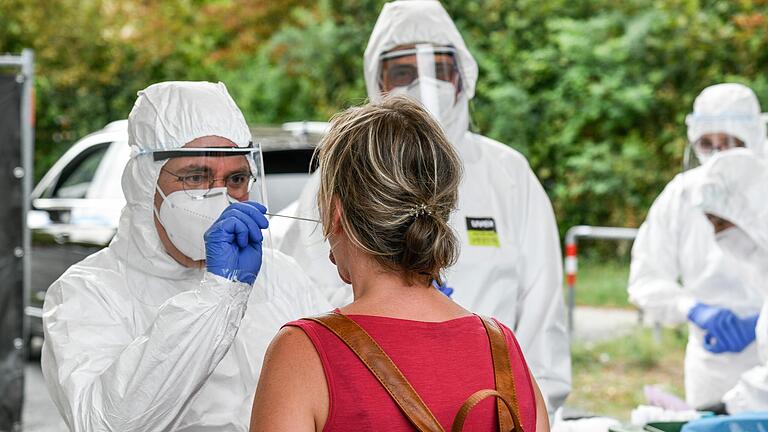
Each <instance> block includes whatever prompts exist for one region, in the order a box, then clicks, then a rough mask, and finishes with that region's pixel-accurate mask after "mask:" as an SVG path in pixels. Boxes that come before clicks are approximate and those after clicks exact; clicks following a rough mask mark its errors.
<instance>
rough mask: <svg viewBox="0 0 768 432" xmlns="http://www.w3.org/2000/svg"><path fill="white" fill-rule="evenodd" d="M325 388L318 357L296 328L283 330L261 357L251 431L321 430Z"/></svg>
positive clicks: (326, 403)
mask: <svg viewBox="0 0 768 432" xmlns="http://www.w3.org/2000/svg"><path fill="white" fill-rule="evenodd" d="M328 405H329V401H328V388H327V384H326V381H325V375H324V373H323V365H322V362H321V361H320V356H319V355H318V353H317V351H316V350H315V346H314V345H313V344H312V341H311V339H310V338H309V337H308V336H307V334H306V333H304V331H303V330H302V329H300V328H298V327H294V326H286V327H283V328H282V329H281V330H280V331H279V332H278V333H277V335H276V336H275V338H274V339H273V340H272V343H271V344H270V346H269V348H268V349H267V353H266V355H265V356H264V364H263V365H262V369H261V376H260V377H259V385H258V387H257V388H256V395H255V397H254V400H253V411H252V412H251V430H252V431H256V430H296V431H314V430H322V427H323V426H324V425H325V420H326V419H327V416H328Z"/></svg>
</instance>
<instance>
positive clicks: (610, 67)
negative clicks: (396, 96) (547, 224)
mask: <svg viewBox="0 0 768 432" xmlns="http://www.w3.org/2000/svg"><path fill="white" fill-rule="evenodd" d="M766 3H767V2H766V0H734V1H716V0H628V1H624V2H615V1H608V0H567V1H566V0H519V1H514V2H511V1H506V0H446V1H445V2H444V4H445V6H446V8H447V9H448V11H449V13H450V14H451V15H452V16H453V17H454V19H455V21H456V23H457V26H458V27H459V29H460V30H461V31H462V34H463V35H464V37H465V39H466V42H467V44H468V46H469V47H470V49H471V50H472V52H473V54H474V55H475V57H476V59H477V61H478V63H479V65H480V78H479V82H478V86H477V95H476V97H475V100H474V101H473V104H472V115H473V127H474V129H475V130H477V131H478V132H480V133H483V134H485V135H489V136H491V137H492V138H495V139H498V140H499V141H502V142H504V143H506V144H508V145H510V146H512V147H513V148H515V149H517V150H519V151H521V152H522V153H523V154H525V155H526V156H527V157H528V158H529V160H530V162H531V166H532V167H533V169H534V170H535V172H536V174H537V175H538V176H539V178H540V180H541V181H542V183H543V184H544V186H545V188H546V190H547V192H548V193H549V195H550V197H551V198H552V201H553V204H554V207H555V211H556V213H557V216H558V220H559V222H560V227H561V230H562V231H563V232H564V231H565V229H567V228H568V227H569V226H572V225H576V224H592V225H613V226H637V225H639V224H640V222H642V219H643V218H644V216H645V212H646V210H647V208H648V207H649V206H650V204H651V202H652V200H653V199H654V197H655V196H656V195H657V194H658V193H659V191H660V190H661V188H662V186H663V185H664V184H665V183H666V182H668V181H669V180H670V179H671V177H672V176H673V175H674V174H675V173H676V172H678V171H679V167H680V160H681V157H682V153H683V148H684V146H685V127H684V124H683V120H684V117H685V114H686V113H688V112H689V111H690V109H691V105H692V102H693V99H694V97H695V96H696V94H698V92H700V91H701V89H703V88H704V87H706V86H708V85H711V84H713V83H716V82H723V81H737V82H742V83H744V84H747V85H749V86H751V87H753V88H754V89H755V91H756V92H757V94H758V97H759V98H760V99H761V100H762V101H763V102H764V103H768V99H767V97H768V78H767V77H766V76H765V75H764V74H763V71H764V70H766V67H767V66H768V51H767V50H765V49H764V47H765V45H766V42H767V41H768V37H767V32H768V25H766V21H765V13H766V11H767V10H768V6H767V5H766ZM382 4H383V1H381V0H359V1H354V2H349V1H345V0H320V1H317V2H309V1H306V0H282V1H277V2H275V1H265V0H240V1H236V0H171V1H164V2H142V1H138V0H127V1H122V2H108V1H104V0H41V1H37V2H29V1H21V0H6V1H4V2H0V51H11V52H18V51H20V50H21V49H22V48H25V47H31V48H34V49H35V50H36V53H37V59H38V63H37V66H38V79H37V85H36V90H37V120H38V121H37V154H36V162H37V170H36V171H37V174H38V176H39V175H40V174H41V173H42V172H44V170H45V169H47V168H48V166H50V164H51V163H52V161H54V160H55V158H56V157H58V155H59V154H61V153H62V152H63V151H64V150H65V149H66V148H67V147H68V146H69V145H70V144H71V143H72V142H73V141H74V140H75V139H77V138H79V137H81V136H82V135H84V134H85V133H87V132H89V131H92V130H94V129H97V128H99V127H101V126H103V125H104V124H105V123H107V122H108V121H111V120H117V119H120V118H125V117H126V116H127V114H128V112H129V110H130V108H131V106H132V104H133V101H134V99H135V95H136V92H137V91H138V90H140V89H142V88H144V87H146V86H147V85H149V84H151V83H153V82H157V81H162V80H170V79H174V80H221V81H224V82H226V83H227V85H228V87H229V89H230V90H231V92H232V93H233V95H234V97H235V98H236V100H237V101H238V103H239V104H240V106H241V107H242V108H243V110H244V112H245V114H246V117H247V118H248V120H249V121H251V122H258V123H280V122H283V121H290V120H301V119H314V120H326V119H328V118H329V117H330V116H331V115H332V114H333V113H334V112H336V111H338V110H340V109H342V108H344V107H346V106H349V105H351V104H357V103H360V102H361V101H363V100H364V99H365V97H366V94H365V88H364V84H363V75H362V53H363V51H364V49H365V45H366V42H367V39H368V35H369V34H370V31H371V29H372V28H373V24H374V23H375V20H376V17H377V16H378V13H379V10H380V8H381V6H382Z"/></svg>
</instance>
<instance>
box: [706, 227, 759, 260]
mask: <svg viewBox="0 0 768 432" xmlns="http://www.w3.org/2000/svg"><path fill="white" fill-rule="evenodd" d="M715 240H716V241H717V245H718V247H720V249H721V250H722V251H723V252H725V253H727V254H729V255H731V256H732V257H734V258H736V259H737V260H739V261H740V262H745V263H750V261H751V260H752V259H753V258H754V256H755V254H756V252H757V251H758V247H757V245H756V244H755V242H754V241H753V240H752V239H751V238H750V237H749V235H747V233H746V232H744V230H742V229H740V228H738V227H731V228H728V229H725V230H723V231H720V232H719V233H717V234H715Z"/></svg>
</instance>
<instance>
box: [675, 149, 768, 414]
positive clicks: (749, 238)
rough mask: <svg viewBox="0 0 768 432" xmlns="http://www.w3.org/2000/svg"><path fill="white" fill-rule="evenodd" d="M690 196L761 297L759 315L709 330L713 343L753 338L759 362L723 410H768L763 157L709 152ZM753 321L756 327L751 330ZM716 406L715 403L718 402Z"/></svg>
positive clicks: (767, 170) (767, 229) (767, 211)
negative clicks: (717, 332)
mask: <svg viewBox="0 0 768 432" xmlns="http://www.w3.org/2000/svg"><path fill="white" fill-rule="evenodd" d="M690 189H691V195H692V196H691V199H692V201H693V204H694V206H695V207H697V208H698V209H700V210H701V211H702V212H703V213H704V214H705V215H706V216H707V218H708V219H709V220H710V222H711V223H712V225H713V227H714V231H715V238H716V241H717V244H718V246H719V247H720V249H722V250H723V252H724V253H725V254H726V255H728V256H729V257H730V258H732V259H733V266H734V267H735V268H734V270H733V271H737V272H739V273H740V274H741V275H742V277H743V278H744V279H747V280H750V281H752V284H753V285H754V286H756V287H758V288H759V290H760V294H761V295H762V297H763V299H764V303H763V309H762V311H761V313H760V318H759V320H757V319H756V317H754V316H749V317H746V318H741V319H739V321H738V322H736V323H735V325H731V326H730V327H731V328H733V329H734V330H735V332H731V333H734V334H723V335H714V338H715V339H716V340H715V342H714V344H721V345H724V344H728V343H733V342H734V341H737V340H738V339H739V336H740V334H745V333H746V334H747V335H746V336H745V338H750V337H751V338H753V339H754V338H755V337H756V346H757V350H758V354H759V357H760V364H759V365H756V366H755V367H753V368H751V369H749V370H747V371H746V372H744V373H743V374H741V377H740V378H739V379H738V382H737V383H736V385H735V386H734V387H733V388H732V389H731V390H729V391H728V392H727V393H726V394H725V396H724V397H723V402H724V403H725V404H724V408H725V411H726V412H728V413H731V414H736V413H740V412H745V411H768V201H766V197H768V162H766V161H765V160H763V159H759V158H757V157H755V155H754V154H753V153H752V152H750V151H749V150H747V149H736V150H733V151H729V152H725V153H723V154H722V155H717V156H715V157H714V158H713V159H712V161H711V162H709V163H707V164H706V166H705V167H704V168H703V169H702V175H701V176H700V177H699V178H698V179H697V182H694V183H692V184H691V187H690ZM755 321H757V329H755ZM718 405H721V404H718Z"/></svg>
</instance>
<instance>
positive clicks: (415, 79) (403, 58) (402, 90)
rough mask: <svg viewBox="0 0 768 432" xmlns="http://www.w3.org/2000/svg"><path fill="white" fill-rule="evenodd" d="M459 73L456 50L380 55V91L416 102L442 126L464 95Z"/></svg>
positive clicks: (427, 47) (423, 47)
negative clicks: (405, 96) (449, 112)
mask: <svg viewBox="0 0 768 432" xmlns="http://www.w3.org/2000/svg"><path fill="white" fill-rule="evenodd" d="M460 71H461V69H460V68H459V63H458V56H457V55H456V49H455V48H453V47H451V46H436V45H432V44H415V45H412V46H403V47H398V48H395V49H393V50H390V51H387V52H385V53H384V54H382V55H381V58H380V63H379V72H378V77H379V78H378V80H379V89H380V90H381V92H382V93H391V94H402V95H407V96H409V97H411V98H413V99H415V100H417V101H418V102H420V103H421V104H422V105H423V106H424V107H425V108H426V109H427V111H429V113H430V114H432V116H433V117H434V118H435V119H437V121H438V122H440V121H441V120H443V119H445V117H446V112H447V111H449V110H450V109H451V108H452V107H453V106H454V105H455V104H456V101H457V99H458V96H459V94H460V92H461V85H462V81H461V72H460Z"/></svg>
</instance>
